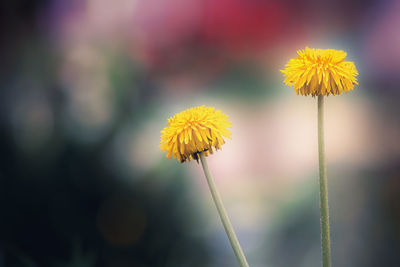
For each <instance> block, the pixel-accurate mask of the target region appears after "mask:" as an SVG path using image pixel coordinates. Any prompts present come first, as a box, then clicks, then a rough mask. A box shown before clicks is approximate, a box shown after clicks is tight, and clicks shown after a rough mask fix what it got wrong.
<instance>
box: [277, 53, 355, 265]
mask: <svg viewBox="0 0 400 267" xmlns="http://www.w3.org/2000/svg"><path fill="white" fill-rule="evenodd" d="M346 56H347V54H346V52H344V51H341V50H334V49H312V48H308V47H306V48H305V49H304V50H299V51H297V57H295V58H293V59H290V60H289V62H288V63H287V64H286V66H285V69H284V70H281V72H282V73H283V74H284V76H285V80H284V83H285V84H287V85H289V86H293V88H294V91H295V92H296V94H301V95H304V96H307V95H312V96H313V97H315V96H318V161H319V189H320V190H319V195H320V217H321V245H322V265H323V267H330V266H331V243H330V227H329V205H328V179H327V175H326V160H325V140H324V96H329V95H340V94H342V92H346V93H347V92H349V91H350V90H353V89H354V86H355V85H358V82H357V78H356V76H357V75H358V72H357V69H356V67H355V65H354V63H353V62H351V61H345V59H346Z"/></svg>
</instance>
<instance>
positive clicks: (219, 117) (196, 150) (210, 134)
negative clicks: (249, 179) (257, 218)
mask: <svg viewBox="0 0 400 267" xmlns="http://www.w3.org/2000/svg"><path fill="white" fill-rule="evenodd" d="M228 128H232V123H231V122H230V121H229V120H228V116H227V115H225V114H224V113H222V111H220V110H215V108H213V107H205V106H199V107H195V108H190V109H187V110H184V111H182V112H180V113H178V114H176V115H175V116H173V117H172V118H170V119H168V123H167V126H166V127H165V128H164V129H163V130H162V131H161V141H160V148H161V150H162V151H164V152H167V155H166V156H167V158H172V157H174V158H176V159H177V160H178V161H179V162H182V163H183V162H185V161H190V160H191V159H195V160H197V162H198V161H199V159H200V161H201V164H202V167H203V171H204V174H205V177H206V180H207V183H208V186H209V188H210V192H211V196H212V198H213V200H214V203H215V206H216V208H217V211H218V214H219V216H220V219H221V221H222V224H223V226H224V228H225V232H226V234H227V236H228V239H229V241H230V243H231V246H232V249H233V251H234V253H235V255H236V258H237V260H238V262H239V264H240V266H242V267H248V266H249V265H248V263H247V260H246V257H245V255H244V253H243V250H242V248H241V247H240V244H239V241H238V239H237V237H236V234H235V231H234V230H233V227H232V224H231V222H230V220H229V218H228V215H227V213H226V210H225V208H224V205H223V203H222V200H221V197H220V195H219V193H218V191H217V188H216V186H215V183H214V180H213V179H212V176H211V173H210V171H209V168H208V165H207V161H206V156H208V155H210V154H212V153H213V149H216V150H218V149H221V146H222V145H223V144H225V140H224V139H223V137H226V138H229V139H230V138H231V132H230V131H229V130H228Z"/></svg>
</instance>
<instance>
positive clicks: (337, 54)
mask: <svg viewBox="0 0 400 267" xmlns="http://www.w3.org/2000/svg"><path fill="white" fill-rule="evenodd" d="M346 56H347V53H346V52H344V51H341V50H334V49H312V48H308V47H306V48H305V49H304V50H299V51H297V57H295V58H292V59H290V60H289V62H288V63H287V64H286V65H285V69H284V70H281V72H282V73H283V74H284V76H285V77H286V78H285V81H284V83H285V84H287V85H289V86H292V85H293V87H294V90H295V92H296V94H301V95H312V96H319V95H326V96H328V95H330V94H332V95H340V94H341V93H342V92H343V91H344V92H346V93H347V92H348V91H350V90H353V88H354V85H358V82H357V79H356V76H357V75H358V72H357V69H356V66H355V65H354V63H353V62H351V61H345V58H346Z"/></svg>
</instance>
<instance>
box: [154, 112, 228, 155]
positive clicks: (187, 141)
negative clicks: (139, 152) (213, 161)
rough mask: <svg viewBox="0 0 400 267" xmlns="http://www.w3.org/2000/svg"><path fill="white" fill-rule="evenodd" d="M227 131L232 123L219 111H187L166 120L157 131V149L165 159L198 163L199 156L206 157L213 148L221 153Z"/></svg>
mask: <svg viewBox="0 0 400 267" xmlns="http://www.w3.org/2000/svg"><path fill="white" fill-rule="evenodd" d="M227 128H232V123H231V122H230V121H229V120H228V116H227V115H225V114H224V113H222V111H220V110H215V108H213V107H205V106H200V107H195V108H190V109H187V110H184V111H182V112H180V113H178V114H176V115H175V116H173V117H172V118H169V119H168V123H167V126H166V127H165V128H164V129H163V130H162V131H161V141H160V148H161V150H162V151H164V152H165V151H167V158H171V157H174V158H177V159H178V161H180V162H185V161H186V160H190V159H192V158H193V159H196V160H198V153H200V152H204V154H205V155H206V156H208V155H209V154H210V153H211V154H212V153H213V148H215V149H216V150H217V149H221V146H222V145H223V144H225V140H224V139H223V137H226V138H229V139H231V132H230V131H229V130H228V129H227Z"/></svg>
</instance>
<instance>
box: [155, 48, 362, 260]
mask: <svg viewBox="0 0 400 267" xmlns="http://www.w3.org/2000/svg"><path fill="white" fill-rule="evenodd" d="M297 54H298V55H297V57H296V58H293V59H290V60H289V62H288V63H287V64H286V66H285V69H284V70H282V71H281V72H282V73H283V74H284V76H285V77H286V79H285V81H284V83H285V84H287V85H290V86H293V87H294V90H295V92H296V94H301V95H305V96H307V95H312V96H313V97H314V96H318V155H319V185H320V216H321V244H322V264H323V267H330V266H331V256H330V233H329V208H328V185H327V177H326V162H325V148H324V146H325V145H324V120H323V118H324V96H329V95H331V94H332V95H340V94H341V93H342V92H343V91H344V92H346V93H347V92H348V91H350V90H353V88H354V85H358V83H357V79H356V76H357V75H358V72H357V69H356V67H355V65H354V63H353V62H349V61H345V58H346V55H347V54H346V53H345V52H344V51H338V50H333V49H326V50H322V49H311V48H308V47H306V48H305V49H304V50H299V51H298V52H297ZM231 127H232V123H231V122H230V121H229V120H228V116H227V115H225V114H224V113H222V112H221V111H220V110H215V109H214V108H213V107H205V106H200V107H195V108H191V109H188V110H185V111H182V112H180V113H178V114H176V115H175V116H174V117H172V118H170V119H169V120H168V123H167V126H166V127H165V128H164V129H163V130H162V131H161V133H162V135H161V142H160V143H161V145H160V146H161V149H162V150H163V151H166V152H167V158H172V157H174V158H177V159H178V161H180V162H185V161H190V160H191V159H195V160H197V161H198V160H199V159H200V161H201V164H202V166H203V170H204V173H205V176H206V179H207V183H208V185H209V188H210V191H211V195H212V198H213V200H214V203H215V205H216V207H217V211H218V214H219V216H220V218H221V221H222V224H223V226H224V228H225V231H226V233H227V235H228V238H229V241H230V243H231V245H232V248H233V250H234V252H235V255H236V258H237V260H238V262H239V264H240V266H242V267H243V266H249V265H248V263H247V260H246V257H245V256H244V253H243V250H242V249H241V247H240V244H239V241H238V239H237V237H236V234H235V232H234V230H233V227H232V225H231V223H230V221H229V218H228V216H227V213H226V211H225V208H224V206H223V204H222V201H221V198H220V196H219V194H218V191H217V189H216V187H215V184H214V181H213V179H212V177H211V174H210V171H209V169H208V166H207V162H206V159H205V157H206V156H208V155H209V154H212V153H213V149H214V148H215V149H216V150H218V149H221V146H222V145H223V144H224V143H225V141H224V137H225V138H229V139H230V138H231V132H230V131H229V130H228V128H231Z"/></svg>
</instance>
